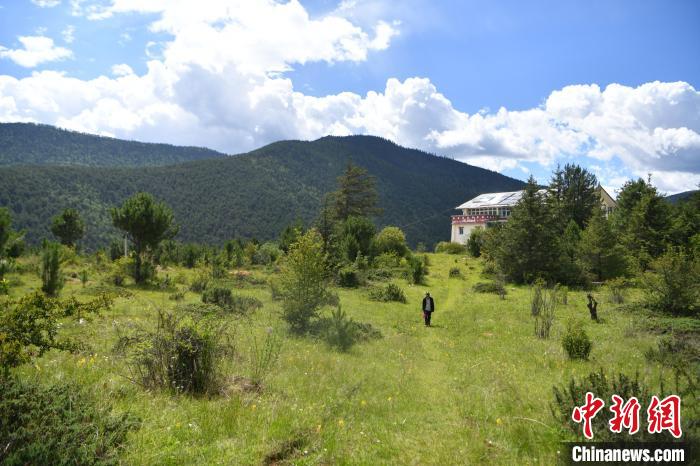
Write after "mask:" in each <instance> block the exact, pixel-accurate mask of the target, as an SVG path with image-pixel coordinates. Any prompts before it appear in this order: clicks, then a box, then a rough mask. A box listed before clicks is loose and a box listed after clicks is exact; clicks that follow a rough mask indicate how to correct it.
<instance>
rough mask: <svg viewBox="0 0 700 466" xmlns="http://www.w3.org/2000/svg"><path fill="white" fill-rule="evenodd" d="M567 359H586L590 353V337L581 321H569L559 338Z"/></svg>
mask: <svg viewBox="0 0 700 466" xmlns="http://www.w3.org/2000/svg"><path fill="white" fill-rule="evenodd" d="M561 344H562V346H563V347H564V351H566V354H567V355H568V356H569V359H588V355H589V354H591V346H592V344H591V339H590V338H588V334H587V333H586V330H584V328H583V325H582V324H581V322H569V323H568V325H567V328H566V333H565V334H564V337H563V338H562V340H561Z"/></svg>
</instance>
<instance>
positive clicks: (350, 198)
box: [332, 162, 382, 221]
mask: <svg viewBox="0 0 700 466" xmlns="http://www.w3.org/2000/svg"><path fill="white" fill-rule="evenodd" d="M332 199H333V208H334V211H335V216H336V218H337V219H338V220H341V221H344V220H347V219H348V217H351V216H353V217H372V216H375V215H379V214H381V212H382V211H381V209H379V208H378V207H377V203H378V199H379V196H378V194H377V187H376V183H375V179H374V177H373V176H370V175H369V174H368V173H367V170H366V169H364V168H362V167H359V166H357V165H354V164H353V163H352V162H349V163H348V166H347V168H346V169H345V172H344V173H343V175H342V176H340V177H338V190H337V191H335V192H334V193H333V195H332Z"/></svg>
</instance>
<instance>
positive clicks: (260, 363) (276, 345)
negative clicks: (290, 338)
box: [250, 327, 282, 388]
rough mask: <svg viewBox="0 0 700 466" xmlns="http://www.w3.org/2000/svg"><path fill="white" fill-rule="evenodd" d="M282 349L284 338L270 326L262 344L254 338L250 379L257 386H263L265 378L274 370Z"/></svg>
mask: <svg viewBox="0 0 700 466" xmlns="http://www.w3.org/2000/svg"><path fill="white" fill-rule="evenodd" d="M281 349H282V338H280V336H279V335H278V334H277V333H276V332H275V331H274V330H273V329H272V327H269V328H267V329H266V331H265V338H264V340H263V342H262V344H259V343H258V340H257V338H255V337H254V338H253V341H252V345H251V361H250V362H251V369H250V381H251V383H252V384H253V385H254V386H255V387H258V388H259V387H261V386H262V383H263V381H264V379H265V378H266V377H267V376H268V375H269V373H270V372H271V371H272V369H273V367H274V365H275V363H276V362H277V359H279V355H280V351H281Z"/></svg>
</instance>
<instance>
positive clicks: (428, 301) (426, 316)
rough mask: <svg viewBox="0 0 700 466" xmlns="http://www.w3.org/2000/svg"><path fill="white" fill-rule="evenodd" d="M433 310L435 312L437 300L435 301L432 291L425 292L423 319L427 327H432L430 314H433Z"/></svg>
mask: <svg viewBox="0 0 700 466" xmlns="http://www.w3.org/2000/svg"><path fill="white" fill-rule="evenodd" d="M433 312H435V301H433V298H432V296H430V293H425V298H423V320H424V321H425V326H426V327H430V316H432V314H433Z"/></svg>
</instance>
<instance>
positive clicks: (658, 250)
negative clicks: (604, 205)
mask: <svg viewBox="0 0 700 466" xmlns="http://www.w3.org/2000/svg"><path fill="white" fill-rule="evenodd" d="M670 212H671V206H670V205H669V204H668V202H666V200H665V199H664V198H663V196H661V195H660V194H659V193H658V191H657V190H656V188H655V187H654V186H653V185H652V184H651V180H647V181H644V180H643V179H641V178H639V179H637V180H634V181H628V182H627V183H625V184H624V185H623V186H622V189H621V191H620V193H619V194H618V196H617V208H616V209H615V211H614V212H613V215H612V222H613V227H614V230H615V232H616V233H617V235H618V236H619V237H620V240H621V242H622V244H623V246H624V247H625V249H626V250H627V252H628V253H629V254H631V255H632V256H633V257H634V258H635V259H636V261H637V263H638V265H639V267H640V268H641V269H642V270H646V269H647V268H648V266H649V264H650V262H651V260H652V259H654V258H656V257H659V256H660V255H661V254H662V253H663V252H664V250H665V248H666V242H667V240H668V238H669V225H670V221H669V217H670Z"/></svg>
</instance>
